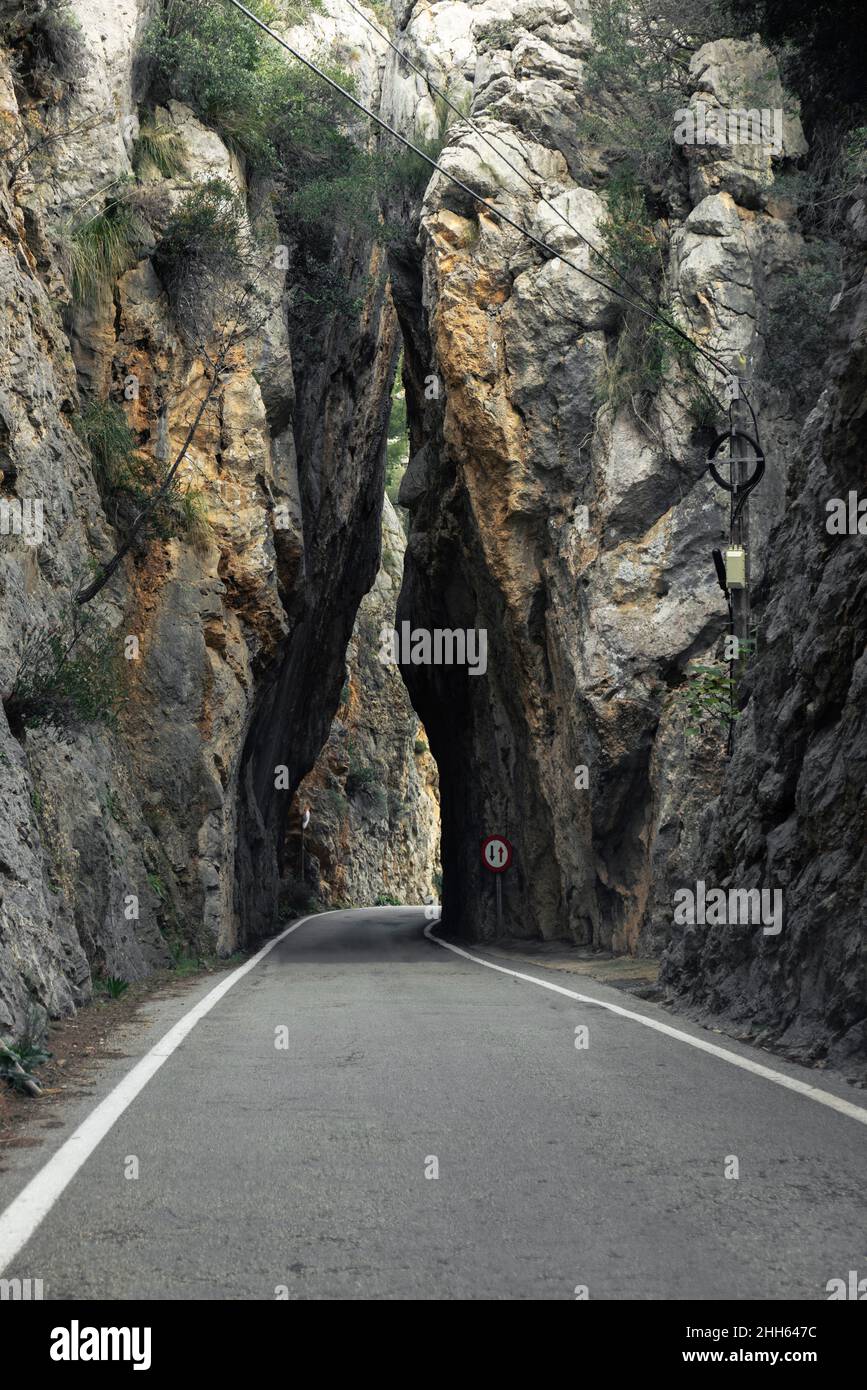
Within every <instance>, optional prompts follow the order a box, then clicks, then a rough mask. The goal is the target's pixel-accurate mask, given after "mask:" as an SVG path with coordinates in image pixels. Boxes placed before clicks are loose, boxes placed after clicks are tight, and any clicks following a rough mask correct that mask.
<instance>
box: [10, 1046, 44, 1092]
mask: <svg viewBox="0 0 867 1390" xmlns="http://www.w3.org/2000/svg"><path fill="white" fill-rule="evenodd" d="M50 1056H51V1053H50V1052H47V1051H46V1050H45V1048H44V1047H43V1046H42V1045H41V1044H25V1043H18V1044H17V1045H16V1046H12V1045H11V1044H10V1043H4V1042H0V1079H2V1080H3V1081H6V1082H8V1084H9V1085H10V1086H11V1087H12V1089H13V1090H14V1091H20V1092H22V1093H24V1094H26V1095H31V1096H38V1095H41V1093H42V1088H41V1086H40V1085H39V1082H38V1081H37V1079H36V1077H35V1076H34V1075H33V1072H34V1070H35V1069H36V1067H40V1066H42V1065H43V1064H44V1063H45V1062H47V1061H48V1059H49V1057H50Z"/></svg>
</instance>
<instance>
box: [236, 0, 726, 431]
mask: <svg viewBox="0 0 867 1390" xmlns="http://www.w3.org/2000/svg"><path fill="white" fill-rule="evenodd" d="M229 4H230V5H234V7H235V9H236V10H239V11H240V12H241V14H243V15H245V16H246V18H247V19H249V20H251V22H252V23H253V24H255V25H256V26H257V27H258V28H259V29H261V30H262V31H263V32H264V33H266V34H267V35H268V36H269V38H272V39H273V40H274V42H275V43H279V44H280V46H281V48H285V50H286V52H287V53H290V54H291V55H292V57H293V58H295V59H296V60H297V61H298V62H299V63H302V64H303V65H304V67H306V68H308V69H309V71H310V72H312V73H314V74H315V76H317V77H318V78H320V79H321V81H323V82H325V83H326V84H327V85H328V86H329V87H331V89H332V90H333V91H335V92H338V93H339V94H340V95H341V96H342V97H343V98H344V99H345V100H346V101H348V102H349V103H350V105H352V106H354V107H355V108H356V110H357V111H360V112H361V114H362V115H363V116H367V117H368V119H369V120H371V121H374V122H375V124H376V125H378V126H379V127H380V128H381V129H382V130H384V131H385V132H386V133H387V134H388V135H391V136H393V138H394V139H395V140H397V141H399V143H400V144H401V145H404V146H406V148H407V149H408V150H411V151H412V153H413V154H415V155H417V156H418V157H419V159H422V160H424V162H425V163H426V164H429V165H430V167H431V168H432V169H435V170H436V172H437V173H438V174H442V175H443V177H444V178H446V179H448V180H449V181H450V182H451V183H453V184H454V185H455V186H456V187H457V188H460V189H461V191H462V192H464V193H466V194H468V195H469V197H470V198H472V199H473V200H474V201H475V202H476V203H478V204H479V205H480V206H481V207H483V208H484V209H485V211H486V212H489V213H490V214H491V216H492V217H496V218H498V220H499V221H500V222H504V223H506V225H507V226H509V227H512V228H513V229H514V231H516V232H518V233H519V234H520V235H521V236H523V237H526V239H527V240H528V241H530V242H532V243H533V245H534V246H536V247H538V249H539V250H540V251H543V252H544V253H545V255H546V256H549V257H553V258H554V259H555V260H559V261H562V262H563V264H564V265H567V266H569V268H570V270H574V271H576V272H577V273H578V274H579V275H582V276H583V277H584V278H585V279H586V280H591V281H592V282H593V284H595V285H598V286H599V287H600V288H601V289H604V290H607V291H608V293H609V294H613V295H614V296H615V297H616V298H618V299H621V300H623V302H624V304H628V305H629V306H630V308H632V309H635V310H636V311H637V312H638V313H639V314H643V315H644V317H645V318H648V319H650V320H651V321H652V322H654V323H659V324H661V325H662V326H663V327H664V328H667V329H669V330H670V331H671V332H672V333H674V334H676V335H677V337H679V338H681V339H682V340H683V341H684V342H685V343H687V344H688V346H689V347H690V348H691V349H692V350H693V351H694V352H696V353H698V354H699V355H700V356H701V357H703V358H704V359H705V360H706V361H707V362H710V364H711V365H712V366H713V367H715V368H716V370H717V371H718V372H721V373H722V374H723V376H725V377H728V378H731V377H732V375H733V373H732V372H731V371H730V370H729V368H728V367H726V365H725V364H724V363H723V362H721V361H720V360H719V358H717V357H714V355H713V354H712V353H710V352H708V351H707V349H706V348H703V347H701V346H700V345H699V344H698V343H696V342H695V341H694V340H693V339H692V338H691V337H690V336H689V334H688V333H685V332H684V330H683V329H682V328H680V327H678V325H677V324H676V323H673V322H670V321H669V320H668V319H666V318H664V317H663V316H662V315H661V314H660V313H659V312H658V310H656V309H648V308H647V307H646V306H645V305H644V304H640V303H636V301H635V300H632V299H629V298H628V296H627V295H625V294H624V293H623V292H622V290H618V289H617V288H616V286H614V285H609V284H608V282H607V281H606V280H602V279H600V277H599V276H598V275H593V274H592V273H591V272H590V271H589V270H585V269H584V268H583V266H580V265H577V264H576V263H575V261H573V260H571V259H570V258H569V257H568V256H565V255H564V254H563V252H562V251H557V250H555V248H554V247H553V246H549V245H548V243H547V242H545V241H543V240H542V238H541V237H537V236H536V235H535V233H534V232H530V231H528V230H527V228H526V227H522V226H521V224H520V223H519V222H516V221H515V220H514V218H512V217H510V216H509V215H508V213H505V212H503V211H501V209H500V208H497V207H495V206H494V205H493V203H490V202H489V201H488V199H487V198H485V197H484V195H483V194H481V193H478V192H477V191H476V190H475V189H474V188H471V187H470V185H469V184H467V183H464V181H463V179H460V178H458V176H457V174H453V173H452V172H451V171H450V170H449V169H446V168H444V167H443V165H442V164H440V163H438V161H437V160H436V159H434V158H433V157H432V156H431V155H429V154H427V153H426V152H425V151H424V150H422V149H419V147H418V146H417V145H415V144H414V143H413V142H412V140H409V139H408V138H407V136H405V135H403V134H401V132H400V131H399V130H395V128H394V126H391V125H389V123H388V122H387V121H385V120H383V118H382V117H381V116H378V115H377V114H376V112H375V111H371V110H370V109H369V107H367V106H365V105H364V103H363V102H361V101H359V100H358V98H357V97H355V96H353V95H352V93H351V92H349V91H347V90H346V88H345V87H342V86H341V85H340V83H339V82H337V81H335V79H334V78H333V77H330V76H329V75H328V73H327V72H324V71H323V70H322V68H320V67H319V66H318V65H317V64H316V63H314V62H313V60H312V59H311V58H305V57H304V55H303V53H299V52H298V50H297V49H296V48H293V47H292V45H291V44H290V43H288V42H287V40H286V39H284V38H282V37H281V35H280V34H277V33H275V32H274V30H273V29H271V28H270V27H269V25H267V24H266V23H265V21H264V20H262V19H260V18H259V16H258V15H255V14H253V12H252V10H248V9H247V7H246V5H242V4H241V0H229ZM401 56H402V55H401ZM531 186H532V185H531ZM534 191H535V190H534ZM570 225H571V224H570ZM588 244H589V243H588ZM741 394H743V392H742V393H741ZM745 399H746V397H745ZM751 408H752V407H751Z"/></svg>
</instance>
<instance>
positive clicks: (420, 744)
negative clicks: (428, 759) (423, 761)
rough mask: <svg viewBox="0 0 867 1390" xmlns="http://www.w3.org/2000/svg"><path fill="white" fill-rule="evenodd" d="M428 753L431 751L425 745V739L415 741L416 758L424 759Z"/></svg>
mask: <svg viewBox="0 0 867 1390" xmlns="http://www.w3.org/2000/svg"><path fill="white" fill-rule="evenodd" d="M427 752H429V749H428V746H427V744H426V743H425V741H424V739H423V738H417V739H416V741H415V755H416V757H417V758H421V757H423V756H424V754H425V753H427Z"/></svg>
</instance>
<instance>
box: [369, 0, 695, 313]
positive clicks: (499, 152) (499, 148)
mask: <svg viewBox="0 0 867 1390" xmlns="http://www.w3.org/2000/svg"><path fill="white" fill-rule="evenodd" d="M345 3H346V4H347V5H348V6H349V8H350V9H351V10H353V11H354V12H355V14H357V15H358V17H359V19H362V20H363V21H364V23H365V24H366V25H367V26H368V28H369V29H372V30H373V32H374V33H375V34H378V35H379V37H380V38H381V39H382V40H383V42H384V43H387V44H388V46H389V48H390V49H391V50H392V52H393V53H396V54H397V56H398V58H400V59H401V61H402V62H404V63H406V65H407V66H408V67H410V68H412V70H413V72H415V73H417V74H418V76H419V77H420V78H421V80H422V82H424V84H425V86H426V87H427V88H428V90H429V91H431V92H433V93H434V95H435V96H438V97H439V98H440V100H441V101H444V102H445V104H446V106H447V107H448V108H449V110H450V111H452V112H454V114H455V115H456V116H457V117H458V118H459V119H460V120H462V121H464V122H465V123H466V124H467V125H468V126H469V127H470V130H471V131H472V132H473V134H474V135H477V136H478V137H479V139H480V140H483V141H484V143H485V144H486V145H487V147H488V149H489V150H493V152H494V154H495V155H496V156H497V158H498V159H501V160H502V161H503V163H504V164H505V165H506V167H507V168H509V169H511V171H512V173H513V174H517V176H518V178H519V179H520V180H521V181H522V183H525V184H526V185H527V187H528V188H529V190H530V192H531V193H532V194H533V196H534V198H538V200H539V201H540V202H542V203H544V204H545V206H546V207H547V208H550V210H551V211H552V212H553V213H554V214H555V215H556V216H557V217H559V218H560V221H561V222H563V223H565V225H566V226H567V227H568V228H569V229H570V231H572V232H574V233H575V235H576V237H577V238H578V240H579V241H583V243H584V245H585V246H586V247H588V248H589V250H591V251H592V252H593V254H594V256H596V257H597V259H598V260H599V261H601V262H602V264H603V265H604V266H605V267H606V269H607V270H610V271H611V273H612V274H613V275H616V276H617V277H618V279H619V280H622V281H623V283H624V285H625V286H626V287H627V289H628V290H630V291H631V292H632V294H634V295H636V296H637V297H638V298H639V299H641V300H643V302H644V303H645V304H647V305H649V306H650V308H651V309H653V310H654V311H657V306H656V304H655V303H654V301H653V300H652V299H651V298H650V296H649V295H647V294H645V293H644V291H643V290H641V289H639V288H638V286H637V285H634V284H633V283H632V281H631V280H629V279H628V277H627V276H626V275H624V273H623V271H622V270H620V269H619V268H618V267H617V266H616V265H615V264H614V262H613V261H610V260H609V259H608V258H607V256H605V255H604V254H603V253H602V252H601V251H600V250H599V248H598V246H594V245H593V242H592V241H590V239H589V238H588V237H586V236H585V235H584V233H583V232H581V231H579V229H578V228H577V227H576V226H575V223H574V222H572V221H571V220H570V219H569V218H568V217H567V216H566V214H565V212H563V210H562V209H561V208H558V207H557V205H556V203H553V202H552V201H551V199H550V198H547V197H546V196H545V194H544V193H542V192H541V190H540V189H538V188H537V187H536V185H535V184H534V183H533V181H532V179H530V178H528V177H527V175H526V174H525V173H524V171H523V169H520V168H519V167H518V165H517V164H515V163H513V161H512V160H511V159H510V158H509V156H508V154H505V153H504V152H503V151H504V146H505V142H504V141H503V140H502V139H498V140H497V143H496V144H495V143H494V140H495V138H496V137H495V136H494V135H493V134H490V135H489V134H488V132H487V131H485V130H483V129H482V127H481V126H480V125H479V124H478V122H477V121H474V120H473V118H472V116H470V115H468V113H467V112H465V111H462V110H461V109H460V107H459V106H457V105H456V104H455V103H454V102H453V101H452V99H451V97H450V96H449V94H448V92H447V91H445V90H444V89H443V88H442V87H440V86H439V85H438V84H437V83H436V82H434V80H433V78H432V77H431V76H430V74H429V73H426V72H425V71H424V70H423V69H422V68H420V67H419V66H418V64H417V63H416V62H414V61H413V59H412V58H410V56H409V54H408V53H405V52H404V51H403V49H402V48H398V46H397V44H396V43H395V42H394V41H393V40H392V39H391V38H390V37H389V35H388V34H387V33H386V32H385V31H384V30H383V29H380V28H379V26H378V25H376V24H374V22H373V20H372V19H371V18H370V17H369V16H368V15H366V14H365V13H364V11H363V10H362V9H359V7H358V5H356V4H354V3H353V0H345ZM657 312H658V311H657ZM664 321H665V320H664V319H663V322H664ZM675 326H676V325H674V324H671V325H670V327H672V328H674V327H675Z"/></svg>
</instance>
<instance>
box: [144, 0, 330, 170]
mask: <svg viewBox="0 0 867 1390" xmlns="http://www.w3.org/2000/svg"><path fill="white" fill-rule="evenodd" d="M248 8H249V9H251V10H253V11H254V13H255V14H257V15H258V17H259V18H260V19H262V20H263V21H264V22H265V23H269V22H270V21H272V20H274V19H275V18H278V17H279V18H280V19H281V20H282V21H283V22H285V20H286V19H293V18H294V19H296V20H297V19H300V18H302V17H303V15H304V14H305V13H309V12H311V11H313V10H318V9H320V8H321V5H320V4H319V3H318V0H309V3H307V4H306V5H304V4H296V5H292V6H290V7H289V12H288V13H286V7H285V6H284V7H283V9H284V13H283V14H279V13H278V11H277V10H276V9H275V8H274V7H273V6H272V5H271V4H269V3H267V0H250V3H249V5H248ZM144 46H145V51H146V52H147V53H148V54H149V55H150V56H151V58H152V59H153V62H154V70H155V81H156V85H157V88H158V89H160V88H162V89H163V90H164V91H165V93H166V94H167V95H171V96H173V97H176V98H177V99H178V100H179V101H183V102H186V103H187V104H188V105H189V106H191V107H192V108H193V110H194V111H196V112H197V114H198V115H199V116H201V118H202V119H203V120H204V121H206V122H207V123H208V125H211V126H213V127H214V129H215V130H217V131H218V132H219V134H220V135H221V136H222V137H223V138H224V139H225V140H226V141H227V142H228V143H230V144H232V145H234V146H235V148H236V149H237V150H238V151H239V152H240V153H241V154H243V155H244V157H245V158H246V159H247V160H248V161H249V163H250V164H251V165H253V166H255V167H256V168H265V169H274V168H276V166H277V164H278V153H277V145H276V143H275V121H276V120H277V119H278V118H279V115H280V113H281V112H282V110H283V108H284V107H285V105H286V101H287V97H288V95H289V94H290V93H291V91H292V89H293V85H294V83H295V81H296V80H297V67H296V68H290V66H289V62H288V61H287V59H286V58H285V57H284V55H283V54H282V53H281V52H280V50H279V49H278V48H277V46H276V45H275V44H274V43H273V42H272V41H271V40H270V39H269V38H268V36H267V34H264V33H263V32H262V30H260V29H258V28H256V26H255V25H253V24H251V23H250V22H249V20H247V19H245V18H244V16H243V15H242V14H240V12H239V11H237V10H235V9H233V8H231V7H230V6H228V5H224V4H221V3H220V2H219V0H166V4H165V5H164V8H163V11H162V14H161V15H159V17H158V18H157V19H155V20H154V21H153V23H152V24H151V26H150V28H149V29H148V32H147V34H146V36H145V45H144Z"/></svg>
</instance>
